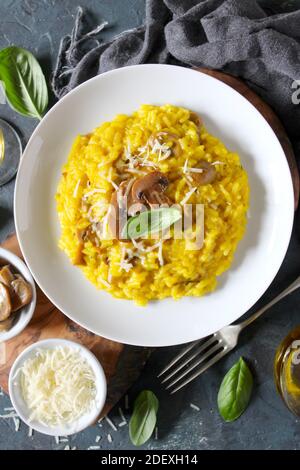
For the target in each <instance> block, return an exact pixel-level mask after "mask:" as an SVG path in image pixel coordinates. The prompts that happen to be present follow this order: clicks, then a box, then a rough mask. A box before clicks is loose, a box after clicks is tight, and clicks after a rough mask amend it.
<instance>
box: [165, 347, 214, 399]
mask: <svg viewBox="0 0 300 470" xmlns="http://www.w3.org/2000/svg"><path fill="white" fill-rule="evenodd" d="M220 348H223V346H221V344H220V342H218V343H217V344H215V346H212V347H211V348H209V350H208V351H207V352H206V353H205V354H203V355H202V356H200V357H199V359H197V360H196V361H193V362H192V364H191V365H190V366H189V368H188V369H186V370H185V371H183V372H182V373H181V374H180V375H179V377H176V378H175V380H173V381H172V382H171V383H170V384H169V385H168V386H167V387H166V390H168V389H169V388H171V387H172V386H173V385H175V384H176V383H177V382H179V381H180V380H181V379H183V378H184V377H185V376H186V375H187V374H189V373H190V372H191V371H192V370H193V369H195V367H197V366H199V364H202V362H203V361H205V359H208V358H209V357H210V356H211V355H212V354H213V353H214V352H216V351H217V350H218V349H220Z"/></svg>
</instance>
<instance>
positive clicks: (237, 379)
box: [218, 357, 253, 422]
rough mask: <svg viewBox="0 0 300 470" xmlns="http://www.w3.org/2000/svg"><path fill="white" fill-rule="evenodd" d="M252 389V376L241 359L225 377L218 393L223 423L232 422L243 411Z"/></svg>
mask: <svg viewBox="0 0 300 470" xmlns="http://www.w3.org/2000/svg"><path fill="white" fill-rule="evenodd" d="M252 387H253V378H252V374H251V372H250V369H249V368H248V366H247V364H246V362H245V361H244V359H243V358H242V357H241V358H240V359H239V360H238V362H237V363H236V364H234V366H233V367H232V368H231V369H230V370H229V371H228V372H227V374H226V375H225V377H224V379H223V381H222V383H221V387H220V390H219V393H218V407H219V412H220V414H221V416H222V418H223V419H224V420H225V421H227V422H230V421H234V420H236V419H237V418H239V417H240V416H241V414H242V413H243V412H244V411H245V409H246V408H247V406H248V404H249V400H250V397H251V392H252Z"/></svg>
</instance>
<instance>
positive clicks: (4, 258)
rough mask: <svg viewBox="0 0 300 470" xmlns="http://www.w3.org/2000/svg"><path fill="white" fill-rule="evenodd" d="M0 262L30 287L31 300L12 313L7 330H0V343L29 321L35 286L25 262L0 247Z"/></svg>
mask: <svg viewBox="0 0 300 470" xmlns="http://www.w3.org/2000/svg"><path fill="white" fill-rule="evenodd" d="M0 264H1V265H4V264H10V265H11V266H12V267H13V269H14V270H15V271H16V272H18V273H20V274H21V275H22V276H23V278H24V279H25V280H26V281H27V282H29V284H30V285H31V287H32V299H31V302H30V303H29V304H28V305H26V306H25V307H23V308H22V309H21V310H20V311H19V312H16V313H15V314H14V322H13V326H12V327H11V328H10V329H9V330H8V331H3V332H0V343H2V342H4V341H8V340H9V339H11V338H14V337H15V336H17V335H18V334H19V333H21V331H23V330H24V329H25V328H26V326H27V325H28V323H29V322H30V320H31V318H32V316H33V314H34V310H35V306H36V288H35V283H34V280H33V277H32V276H31V274H30V271H29V269H28V268H27V266H26V264H25V263H24V262H23V261H22V260H21V259H20V258H19V257H18V256H16V255H15V254H13V253H12V252H11V251H8V250H5V249H4V248H0Z"/></svg>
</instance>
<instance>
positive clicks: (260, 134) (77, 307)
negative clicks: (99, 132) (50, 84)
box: [15, 65, 293, 346]
mask: <svg viewBox="0 0 300 470" xmlns="http://www.w3.org/2000/svg"><path fill="white" fill-rule="evenodd" d="M142 103H151V104H158V105H161V104H165V103H172V104H174V105H179V106H184V107H186V108H190V109H192V110H194V111H196V112H198V113H199V114H200V115H201V116H203V118H204V122H205V124H206V126H207V128H208V130H209V131H210V132H212V133H213V134H214V135H216V136H218V137H220V138H221V139H222V140H223V142H225V144H226V145H227V146H228V148H229V149H232V150H234V151H237V152H239V154H240V157H241V161H242V164H243V166H244V167H245V168H246V170H247V172H248V175H249V180H250V187H251V202H250V216H251V217H250V219H249V221H248V227H247V232H246V235H245V237H244V239H243V240H242V242H241V243H240V244H239V247H238V250H237V252H236V256H235V261H234V263H233V265H232V267H231V269H230V270H229V271H227V273H225V274H224V275H222V276H221V278H220V280H219V285H218V288H217V289H216V291H215V292H213V293H212V294H210V295H207V296H205V297H202V298H183V299H182V300H180V301H174V300H172V299H166V300H163V301H159V302H152V303H150V304H149V306H148V307H146V308H141V307H137V306H136V305H135V304H134V303H133V302H131V301H126V300H116V299H114V298H113V297H111V296H110V295H109V294H108V293H104V292H100V291H98V290H97V289H96V288H95V287H94V286H93V285H92V284H90V283H89V282H88V281H87V280H86V279H85V277H84V275H83V274H82V272H81V271H80V269H78V268H75V267H74V266H72V265H71V263H70V262H69V260H68V259H67V257H66V255H65V254H64V253H63V252H61V251H60V250H59V249H58V248H57V240H58V237H59V223H58V218H57V214H56V209H55V201H54V195H55V192H56V188H57V184H58V181H59V178H60V174H61V166H62V164H63V163H64V162H65V161H66V159H67V156H68V152H69V150H70V147H71V144H72V141H73V139H74V137H75V136H76V135H77V134H79V133H82V134H84V133H87V132H90V131H91V130H92V129H93V128H94V127H96V126H98V125H99V124H101V123H102V122H103V121H107V120H110V119H112V118H113V117H114V116H115V115H116V114H118V113H131V112H132V111H134V110H136V109H137V108H138V107H139V106H140V104H142ZM15 219H16V228H17V235H18V239H19V242H20V245H21V249H22V251H23V254H24V256H25V259H26V261H27V263H28V265H29V267H30V269H31V271H32V273H33V276H34V277H35V279H36V281H37V283H38V284H39V285H40V287H41V288H42V290H43V291H44V292H45V294H46V295H47V296H48V297H49V298H50V300H51V301H52V302H53V303H54V304H55V305H56V306H57V307H58V308H59V309H60V310H62V311H63V312H64V313H65V314H66V315H68V316H69V317H70V318H72V319H73V320H74V321H76V322H77V323H79V324H80V325H82V326H84V327H85V328H87V329H88V330H91V331H93V332H94V333H96V334H99V335H101V336H104V337H106V338H110V339H113V340H116V341H120V342H123V343H128V344H135V345H141V346H146V345H147V346H167V345H172V344H179V343H185V342H187V341H192V340H195V339H197V338H201V337H204V336H206V335H208V334H211V333H212V332H214V331H216V330H218V329H219V328H221V327H223V326H225V325H227V324H229V323H231V322H233V321H235V320H237V319H238V318H239V317H240V316H241V315H243V314H244V313H245V312H246V311H247V310H248V309H249V308H250V307H251V306H252V305H253V304H254V303H255V302H256V301H257V300H258V299H259V297H260V296H261V295H262V294H263V292H264V291H265V290H266V289H267V287H268V286H269V284H270V283H271V281H272V280H273V278H274V276H275V275H276V273H277V271H278V269H279V267H280V265H281V263H282V260H283V258H284V255H285V253H286V250H287V247H288V243H289V239H290V235H291V229H292V224H293V188H292V182H291V176H290V172H289V168H288V165H287V162H286V159H285V156H284V153H283V150H282V148H281V146H280V144H279V142H278V140H277V138H276V136H275V134H274V132H273V131H272V129H271V128H270V126H269V125H268V124H267V122H266V121H265V119H264V118H263V117H262V116H261V115H260V114H259V113H258V111H257V110H256V109H255V108H254V107H253V106H252V105H251V104H249V102H248V101H247V100H246V99H244V98H243V97H242V96H241V95H240V94H239V93H237V92H235V91H234V90H233V89H232V88H230V87H229V86H227V85H225V84H223V83H221V82H220V81H218V80H216V79H214V78H212V77H210V76H207V75H205V74H202V73H199V72H196V71H193V70H190V69H186V68H182V67H176V66H169V65H139V66H132V67H126V68H123V69H118V70H114V71H112V72H108V73H105V74H103V75H100V76H98V77H95V78H93V79H92V80H89V81H87V82H85V83H84V84H82V85H81V86H79V87H77V88H76V89H75V90H74V91H73V92H71V93H69V94H68V95H67V96H66V97H65V98H63V99H62V100H61V101H60V102H59V103H57V104H56V105H55V106H54V107H53V108H52V109H51V110H50V111H49V112H48V114H47V115H46V116H45V117H44V119H43V120H42V122H41V123H40V124H39V125H38V127H37V128H36V130H35V132H34V133H33V135H32V137H31V139H30V141H29V143H28V145H27V147H26V149H25V152H24V155H23V158H22V161H21V164H20V168H19V172H18V176H17V182H16V190H15Z"/></svg>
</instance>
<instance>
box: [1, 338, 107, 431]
mask: <svg viewBox="0 0 300 470" xmlns="http://www.w3.org/2000/svg"><path fill="white" fill-rule="evenodd" d="M57 346H62V347H68V348H72V349H75V350H76V351H78V352H79V353H80V354H81V356H82V357H84V358H85V359H86V361H87V362H88V364H89V365H90V367H91V368H92V370H93V372H94V375H95V384H96V390H97V391H96V397H95V407H93V408H92V409H91V410H90V411H88V412H87V413H86V414H84V415H83V416H81V417H80V418H79V419H78V420H76V421H74V422H72V423H70V424H66V425H64V426H63V425H61V426H55V427H49V426H47V425H46V424H42V423H40V422H39V421H36V420H33V421H30V419H29V418H30V410H29V409H28V407H27V405H26V403H25V401H24V399H23V396H22V391H21V385H20V374H19V373H18V370H19V369H20V368H21V367H22V366H23V364H24V362H25V361H26V360H27V359H29V358H32V357H34V355H35V354H36V352H37V351H38V350H39V349H53V348H55V347H57ZM8 388H9V396H10V399H11V402H12V404H13V407H14V409H15V410H16V412H17V413H18V415H19V416H20V418H21V419H22V420H23V421H24V423H26V424H27V425H28V426H30V427H31V428H32V429H34V430H35V431H38V432H41V433H42V434H48V435H49V436H69V435H70V434H75V433H77V432H79V431H82V430H83V429H86V428H87V427H88V426H90V425H91V424H94V423H95V422H96V420H97V419H98V418H99V415H100V413H101V411H102V409H103V407H104V404H105V400H106V378H105V374H104V371H103V368H102V366H101V364H100V362H99V361H98V359H97V358H96V356H95V355H94V354H93V353H92V352H91V351H90V350H89V349H87V348H86V347H85V346H82V344H79V343H76V342H75V341H69V340H66V339H62V338H49V339H43V340H41V341H38V342H37V343H34V344H31V345H30V346H28V347H27V348H26V349H24V351H22V353H21V354H20V355H19V356H18V357H17V359H16V360H15V362H14V363H13V366H12V368H11V370H10V373H9V379H8Z"/></svg>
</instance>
